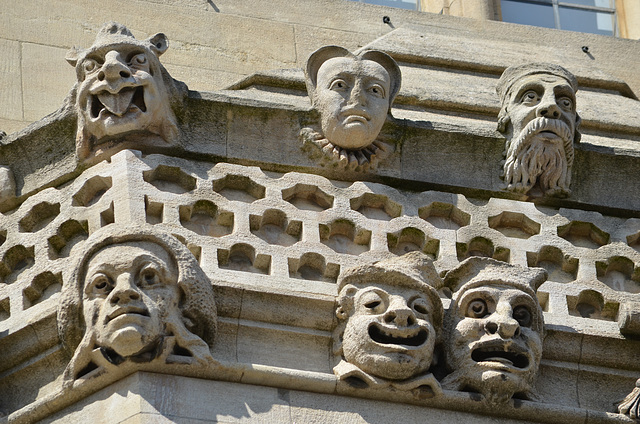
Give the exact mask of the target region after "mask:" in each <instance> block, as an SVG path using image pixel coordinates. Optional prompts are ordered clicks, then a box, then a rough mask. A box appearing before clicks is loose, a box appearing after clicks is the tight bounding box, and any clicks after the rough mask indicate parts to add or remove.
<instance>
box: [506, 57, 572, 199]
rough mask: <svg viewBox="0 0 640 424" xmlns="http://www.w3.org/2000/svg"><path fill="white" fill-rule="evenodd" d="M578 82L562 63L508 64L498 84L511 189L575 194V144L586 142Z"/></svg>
mask: <svg viewBox="0 0 640 424" xmlns="http://www.w3.org/2000/svg"><path fill="white" fill-rule="evenodd" d="M577 89H578V82H577V81H576V78H575V77H574V76H573V74H571V73H570V72H569V71H567V70H566V69H564V68H563V67H561V66H557V65H551V64H546V63H530V64H525V65H519V66H512V67H510V68H507V69H506V70H505V71H504V73H503V74H502V77H500V81H499V82H498V85H497V87H496V91H497V93H498V95H499V96H500V100H501V102H502V107H501V109H500V114H499V115H498V131H500V132H502V133H505V135H506V137H507V142H506V147H505V162H504V165H503V175H502V178H503V179H504V181H505V184H506V189H507V190H509V191H513V192H516V193H523V194H527V193H529V192H530V191H531V190H532V189H533V188H534V187H537V191H539V192H540V193H541V194H542V195H544V196H554V197H567V196H569V195H570V194H571V190H570V185H571V171H572V167H573V158H574V155H575V152H574V147H573V146H574V143H578V142H579V141H580V132H579V126H580V116H579V115H578V114H577V112H576V108H577V106H576V96H575V93H576V91H577Z"/></svg>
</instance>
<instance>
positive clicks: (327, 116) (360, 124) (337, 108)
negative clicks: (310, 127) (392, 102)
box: [316, 57, 391, 149]
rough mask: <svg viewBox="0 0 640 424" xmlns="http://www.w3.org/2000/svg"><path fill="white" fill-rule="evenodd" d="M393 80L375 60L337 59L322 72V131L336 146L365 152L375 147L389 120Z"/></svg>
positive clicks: (319, 94) (318, 104) (318, 99)
mask: <svg viewBox="0 0 640 424" xmlns="http://www.w3.org/2000/svg"><path fill="white" fill-rule="evenodd" d="M390 84H391V80H390V77H389V73H388V72H387V71H386V69H385V68H384V67H383V66H382V65H380V64H378V63H376V62H374V61H372V60H355V59H353V58H348V57H336V58H332V59H329V60H327V61H326V62H324V63H323V64H322V66H320V69H319V70H318V82H317V88H316V107H317V108H318V110H319V111H320V115H321V123H322V132H323V133H324V135H325V137H327V139H328V140H329V141H330V142H332V143H333V144H335V145H337V146H340V147H343V148H345V149H361V148H363V147H366V146H368V145H369V144H371V143H372V142H373V141H374V140H375V139H376V137H377V136H378V134H379V133H380V129H382V125H384V122H385V120H386V118H387V112H388V110H389V96H390Z"/></svg>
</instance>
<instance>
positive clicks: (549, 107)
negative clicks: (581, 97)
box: [537, 99, 560, 119]
mask: <svg viewBox="0 0 640 424" xmlns="http://www.w3.org/2000/svg"><path fill="white" fill-rule="evenodd" d="M537 112H538V113H537V115H538V117H544V118H550V119H558V118H559V117H560V108H559V107H558V105H557V104H556V103H555V100H552V99H545V100H544V101H543V102H542V103H541V104H540V105H539V106H538V111H537Z"/></svg>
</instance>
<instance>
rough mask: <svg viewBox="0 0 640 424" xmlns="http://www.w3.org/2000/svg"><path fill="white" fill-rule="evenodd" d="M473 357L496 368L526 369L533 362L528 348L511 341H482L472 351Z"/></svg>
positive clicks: (476, 360)
mask: <svg viewBox="0 0 640 424" xmlns="http://www.w3.org/2000/svg"><path fill="white" fill-rule="evenodd" d="M471 359H473V360H474V361H475V362H481V363H482V364H483V365H489V364H490V366H491V367H494V368H503V369H510V370H513V369H518V370H526V369H527V368H529V365H530V364H531V358H530V354H529V352H528V350H527V349H524V348H522V347H521V346H518V345H517V344H513V343H512V342H510V341H504V340H495V341H487V342H484V343H482V342H480V343H478V344H476V345H475V346H474V347H473V349H472V351H471Z"/></svg>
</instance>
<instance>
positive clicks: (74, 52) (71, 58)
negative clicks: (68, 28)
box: [64, 46, 80, 68]
mask: <svg viewBox="0 0 640 424" xmlns="http://www.w3.org/2000/svg"><path fill="white" fill-rule="evenodd" d="M64 58H65V59H66V60H67V62H69V65H71V66H73V67H74V68H75V66H76V64H77V63H78V59H79V58H80V50H78V48H77V47H75V46H74V47H73V48H72V49H71V50H69V51H68V52H67V55H66V56H65V57H64Z"/></svg>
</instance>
